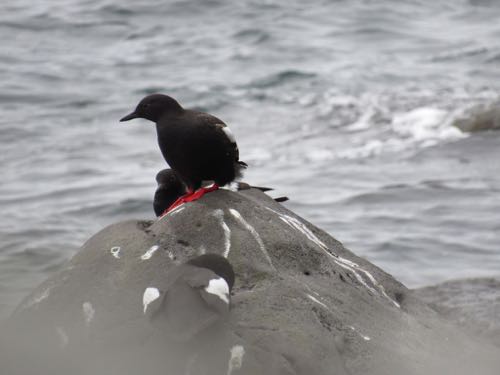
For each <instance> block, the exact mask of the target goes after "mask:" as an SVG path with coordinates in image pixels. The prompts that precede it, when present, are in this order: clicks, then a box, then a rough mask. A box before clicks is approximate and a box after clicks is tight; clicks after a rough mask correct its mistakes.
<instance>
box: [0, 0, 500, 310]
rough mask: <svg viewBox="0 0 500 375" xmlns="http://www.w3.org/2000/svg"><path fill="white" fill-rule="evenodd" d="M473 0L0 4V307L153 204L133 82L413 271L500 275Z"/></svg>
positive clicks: (489, 56)
mask: <svg viewBox="0 0 500 375" xmlns="http://www.w3.org/2000/svg"><path fill="white" fill-rule="evenodd" d="M499 17H500V3H498V2H496V1H493V0H491V1H487V0H482V1H480V0H475V1H472V0H469V1H466V0H435V1H433V2H429V1H423V0H413V1H410V0H406V1H389V0H385V1H369V0H365V1H361V0H357V1H347V0H346V1H320V0H315V1H309V2H304V1H272V0H268V1H258V0H255V1H241V2H226V1H218V0H210V1H199V2H198V1H165V0H127V1H123V0H120V1H118V0H68V1H65V2H56V1H50V0H45V1H38V2H32V1H28V0H20V1H17V2H2V3H0V35H1V36H2V46H1V48H0V82H1V92H0V108H1V116H0V158H1V165H2V182H1V184H0V202H1V208H2V219H1V220H0V315H4V314H6V313H7V312H8V311H9V310H10V309H11V307H12V306H13V304H15V303H17V302H18V301H19V299H20V298H21V297H22V295H23V294H25V293H27V292H28V291H29V290H30V289H31V288H33V287H34V286H35V285H36V284H38V283H39V282H40V281H41V280H43V279H44V278H46V277H47V276H48V275H50V274H51V273H52V272H54V271H55V270H56V269H57V268H58V267H59V266H60V265H61V264H62V263H63V262H64V261H66V260H67V259H68V258H69V257H71V256H72V255H73V254H74V253H75V251H76V250H77V249H78V248H79V246H80V245H81V244H82V243H83V241H85V240H86V239H87V238H88V237H89V236H90V235H91V234H93V233H95V232H96V231H98V230H99V229H101V228H102V227H103V226H104V225H106V224H109V223H112V222H116V221H119V220H123V219H127V218H151V217H152V216H153V211H152V207H151V198H152V194H153V192H154V189H155V182H154V176H155V174H156V172H157V171H158V170H159V169H161V168H163V167H164V162H163V160H162V158H161V156H160V153H159V151H158V148H157V145H156V139H155V132H154V127H153V126H151V125H150V124H147V123H146V122H145V121H144V122H140V121H136V122H135V123H127V124H126V125H123V124H119V123H118V122H117V120H118V119H119V118H120V117H121V116H123V115H124V114H126V113H128V112H129V111H130V110H131V109H132V107H133V106H135V104H136V102H137V101H138V100H139V99H140V98H142V96H144V95H145V94H146V93H150V92H157V91H160V92H164V93H168V94H171V95H172V96H174V97H176V98H178V99H179V101H180V102H181V103H182V104H184V105H185V106H187V107H197V108H199V109H202V110H206V111H209V112H211V113H213V114H215V115H217V116H218V117H220V118H222V119H224V120H225V121H226V122H227V123H228V124H229V125H230V126H231V128H232V130H233V132H234V133H235V134H236V136H237V138H238V142H239V146H240V153H241V157H242V159H243V160H245V161H247V162H248V163H249V164H250V166H251V167H250V168H249V169H248V172H247V173H246V176H245V180H246V181H248V182H251V183H254V184H261V185H268V186H274V187H275V188H276V190H277V192H276V194H286V195H289V196H290V197H291V198H292V200H291V201H290V203H288V204H287V205H288V207H290V208H291V209H293V210H294V211H296V212H297V213H299V214H300V215H302V216H304V217H305V218H307V219H309V220H310V221H312V222H313V223H315V224H316V225H318V226H320V227H322V228H324V229H326V230H327V231H328V232H329V233H331V234H332V235H334V236H335V237H336V238H338V239H339V240H341V241H342V242H344V244H346V245H347V246H348V247H350V248H351V249H352V250H354V251H355V252H356V253H358V254H360V255H362V256H364V257H366V258H368V259H369V260H371V261H373V262H375V263H376V264H378V265H379V266H381V267H382V268H384V269H386V270H387V271H389V272H390V273H392V274H394V275H395V276H396V277H397V278H399V279H400V280H402V281H403V282H405V283H406V284H407V285H409V286H418V285H423V284H431V283H434V282H437V281H441V280H444V279H450V278H457V277H466V276H480V275H491V274H498V272H499V265H500V248H499V247H500V246H499V244H500V194H499V192H500V173H499V170H500V133H493V132H492V133H482V134H477V135H466V134H462V133H461V132H460V131H458V130H457V129H455V128H453V127H452V126H451V125H450V123H451V121H452V120H453V119H454V118H456V117H457V116H459V115H460V113H462V111H464V110H465V109H467V108H469V107H471V106H472V105H474V104H476V103H488V102H491V101H494V100H495V99H497V96H498V92H499V89H500V80H499V79H498V77H499V73H500V43H499V40H500V23H499V22H498V19H499Z"/></svg>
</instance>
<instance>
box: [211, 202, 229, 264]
mask: <svg viewBox="0 0 500 375" xmlns="http://www.w3.org/2000/svg"><path fill="white" fill-rule="evenodd" d="M213 215H214V216H215V217H216V218H217V219H218V220H219V223H220V225H221V227H222V230H223V231H224V253H223V254H222V255H224V257H225V258H227V257H228V255H229V252H230V251H231V229H229V227H228V225H227V224H226V222H225V221H224V211H222V210H221V209H217V210H215V211H214V213H213Z"/></svg>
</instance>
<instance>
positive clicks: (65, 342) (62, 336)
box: [56, 326, 69, 349]
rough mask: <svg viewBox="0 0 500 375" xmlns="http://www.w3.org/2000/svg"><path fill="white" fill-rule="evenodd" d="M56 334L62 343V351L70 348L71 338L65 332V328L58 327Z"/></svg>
mask: <svg viewBox="0 0 500 375" xmlns="http://www.w3.org/2000/svg"><path fill="white" fill-rule="evenodd" d="M56 332H57V336H58V337H59V340H60V341H61V349H64V348H65V347H66V346H68V343H69V337H68V334H67V333H66V331H65V330H64V328H63V327H59V326H58V327H56Z"/></svg>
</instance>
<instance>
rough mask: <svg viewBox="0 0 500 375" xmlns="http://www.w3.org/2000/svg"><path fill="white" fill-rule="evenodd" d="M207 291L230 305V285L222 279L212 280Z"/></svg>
mask: <svg viewBox="0 0 500 375" xmlns="http://www.w3.org/2000/svg"><path fill="white" fill-rule="evenodd" d="M205 290H206V291H207V292H208V293H210V294H213V295H215V296H217V297H219V298H220V299H221V300H222V301H224V302H225V303H227V304H228V305H229V285H227V282H226V280H224V279H223V278H222V277H220V278H218V279H212V280H210V281H209V282H208V286H207V287H206V288H205Z"/></svg>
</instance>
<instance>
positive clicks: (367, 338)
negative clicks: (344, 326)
mask: <svg viewBox="0 0 500 375" xmlns="http://www.w3.org/2000/svg"><path fill="white" fill-rule="evenodd" d="M349 328H350V329H352V330H353V331H354V332H356V333H357V334H358V335H360V336H361V338H362V339H363V340H365V341H370V340H371V338H370V337H368V336H365V335H363V334H361V333H360V332H358V330H357V329H356V328H354V327H353V326H349Z"/></svg>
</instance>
